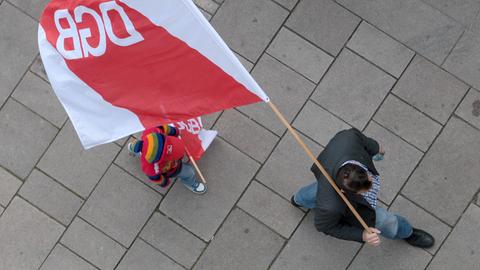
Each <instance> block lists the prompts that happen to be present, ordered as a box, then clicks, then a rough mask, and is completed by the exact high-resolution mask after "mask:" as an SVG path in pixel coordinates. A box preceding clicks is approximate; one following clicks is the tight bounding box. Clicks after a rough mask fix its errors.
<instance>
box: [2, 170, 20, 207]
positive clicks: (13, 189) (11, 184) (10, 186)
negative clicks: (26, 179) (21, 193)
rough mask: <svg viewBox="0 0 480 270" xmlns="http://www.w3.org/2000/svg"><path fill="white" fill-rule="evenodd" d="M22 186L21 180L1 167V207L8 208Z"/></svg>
mask: <svg viewBox="0 0 480 270" xmlns="http://www.w3.org/2000/svg"><path fill="white" fill-rule="evenodd" d="M21 185H22V181H20V179H18V178H16V177H15V176H13V175H12V174H10V173H9V172H7V171H6V170H5V169H3V168H1V167H0V205H3V206H7V205H8V203H9V202H10V200H11V199H12V198H13V196H15V193H17V190H18V189H19V188H20V186H21Z"/></svg>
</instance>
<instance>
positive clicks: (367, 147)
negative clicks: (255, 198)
mask: <svg viewBox="0 0 480 270" xmlns="http://www.w3.org/2000/svg"><path fill="white" fill-rule="evenodd" d="M384 154H385V150H384V149H383V147H381V146H380V145H379V144H378V142H377V141H375V140H374V139H372V138H369V137H366V136H365V135H363V134H362V133H361V132H360V131H359V130H357V129H355V128H352V129H349V130H343V131H341V132H339V133H337V134H336V135H335V137H333V139H331V140H330V142H329V143H328V144H327V146H326V147H325V149H324V150H323V151H322V152H321V153H320V155H319V156H318V158H317V159H318V161H319V162H320V163H321V164H322V165H323V166H324V168H325V170H326V171H327V172H328V173H329V174H330V175H331V176H332V178H333V179H334V180H335V183H336V185H337V186H338V188H339V189H340V190H341V192H343V193H344V194H345V196H346V197H347V198H348V199H349V201H350V202H351V204H352V205H353V207H354V208H355V209H356V210H357V212H358V213H359V214H360V216H361V217H362V218H363V220H364V221H365V222H366V223H367V225H368V226H369V227H370V232H368V231H366V230H364V229H363V227H362V226H361V224H360V222H358V221H357V220H356V218H355V216H354V215H353V213H352V212H351V211H350V210H349V209H348V207H347V205H346V204H345V203H344V202H343V200H342V199H341V198H340V196H339V195H338V194H337V193H336V192H335V190H334V189H333V187H331V186H330V184H329V183H328V181H327V180H326V179H325V177H324V176H323V174H322V173H321V172H320V170H319V169H318V168H317V166H316V165H315V164H314V165H313V166H312V168H311V170H312V172H313V174H314V175H315V177H316V179H317V181H316V182H314V183H312V184H310V185H308V186H305V187H303V188H301V189H300V190H299V191H298V192H297V193H296V194H295V195H293V196H292V198H291V202H292V204H293V205H294V206H296V207H305V208H309V209H314V211H315V227H316V228H317V230H318V231H320V232H323V233H325V234H328V235H331V236H333V237H336V238H340V239H344V240H351V241H357V242H365V243H367V244H370V245H373V246H378V245H379V244H380V238H379V235H382V236H383V237H386V238H389V239H403V240H405V241H406V242H407V243H409V244H410V245H412V246H416V247H422V248H428V247H431V246H433V244H434V238H433V237H432V236H431V235H430V234H428V233H427V232H425V231H422V230H420V229H416V228H413V227H412V226H411V225H410V223H409V222H408V220H407V219H405V218H404V217H402V216H400V215H397V214H393V213H391V212H389V211H387V210H385V209H384V208H382V207H380V206H379V205H378V204H377V194H378V191H379V189H380V176H379V173H378V171H377V170H376V169H375V166H374V164H373V161H372V159H375V160H381V159H382V157H383V155H384Z"/></svg>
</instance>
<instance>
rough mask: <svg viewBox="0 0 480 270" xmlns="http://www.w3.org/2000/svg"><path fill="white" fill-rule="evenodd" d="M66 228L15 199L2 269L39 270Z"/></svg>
mask: <svg viewBox="0 0 480 270" xmlns="http://www.w3.org/2000/svg"><path fill="white" fill-rule="evenodd" d="M2 5H3V4H2ZM64 229H65V228H64V227H63V226H61V225H60V224H58V223H57V222H55V221H54V220H52V219H51V218H49V217H48V216H46V215H45V214H43V213H42V212H40V211H39V210H37V209H36V208H34V207H33V206H32V205H30V204H29V203H27V202H26V201H24V200H23V199H21V198H19V197H15V198H14V199H13V201H12V203H11V204H10V206H9V207H8V209H6V210H5V213H3V215H2V217H1V218H0V269H5V270H10V269H15V270H32V269H38V268H39V267H40V265H41V264H42V262H43V260H45V258H47V256H48V254H49V252H50V250H51V249H53V247H54V246H55V243H56V242H57V240H58V238H60V236H61V234H62V233H63V231H64Z"/></svg>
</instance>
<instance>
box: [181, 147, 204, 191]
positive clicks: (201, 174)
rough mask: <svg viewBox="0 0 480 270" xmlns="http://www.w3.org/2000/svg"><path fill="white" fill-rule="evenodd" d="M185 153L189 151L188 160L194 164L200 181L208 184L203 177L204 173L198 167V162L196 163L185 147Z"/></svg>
mask: <svg viewBox="0 0 480 270" xmlns="http://www.w3.org/2000/svg"><path fill="white" fill-rule="evenodd" d="M185 151H187V155H188V159H190V162H192V165H193V167H194V168H195V170H196V171H197V173H198V175H199V176H200V180H202V183H204V184H207V181H206V180H205V177H204V176H203V173H202V171H200V168H199V167H198V165H197V162H195V159H193V157H192V155H190V153H189V152H188V150H187V148H186V147H185Z"/></svg>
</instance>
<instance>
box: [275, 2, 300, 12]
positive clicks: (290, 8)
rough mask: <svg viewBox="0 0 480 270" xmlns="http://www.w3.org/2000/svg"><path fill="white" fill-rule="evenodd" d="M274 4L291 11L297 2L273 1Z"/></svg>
mask: <svg viewBox="0 0 480 270" xmlns="http://www.w3.org/2000/svg"><path fill="white" fill-rule="evenodd" d="M275 2H277V3H279V4H280V5H282V6H283V7H285V8H287V9H289V10H292V9H293V8H294V7H295V5H296V4H297V2H298V0H275Z"/></svg>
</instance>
